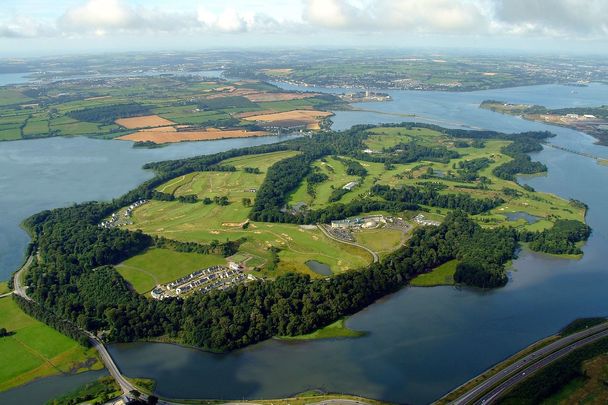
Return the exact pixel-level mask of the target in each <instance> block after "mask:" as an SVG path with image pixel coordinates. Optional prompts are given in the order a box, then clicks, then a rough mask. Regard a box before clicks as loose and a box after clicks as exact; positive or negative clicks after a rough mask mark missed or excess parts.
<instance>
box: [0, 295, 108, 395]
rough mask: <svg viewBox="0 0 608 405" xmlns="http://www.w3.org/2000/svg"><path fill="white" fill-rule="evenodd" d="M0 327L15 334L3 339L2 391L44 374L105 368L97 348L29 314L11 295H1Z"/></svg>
mask: <svg viewBox="0 0 608 405" xmlns="http://www.w3.org/2000/svg"><path fill="white" fill-rule="evenodd" d="M0 327H3V328H6V329H7V330H8V331H9V332H11V333H13V334H12V335H11V336H7V337H2V338H0V358H2V367H0V391H4V390H7V389H9V388H13V387H17V386H19V385H22V384H25V383H27V382H30V381H33V380H35V379H37V378H41V377H46V376H50V375H56V374H61V373H71V372H79V371H85V370H90V369H100V368H101V367H102V366H101V363H100V362H99V360H98V359H97V356H96V352H95V350H94V349H86V348H83V347H82V346H80V345H79V344H78V343H77V342H75V341H74V340H72V339H70V338H68V337H67V336H64V335H62V334H61V333H59V332H57V331H56V330H55V329H53V328H51V327H50V326H47V325H45V324H43V323H41V322H39V321H37V320H35V319H34V318H32V317H30V316H29V315H26V314H25V313H23V312H22V311H21V309H20V308H19V307H18V306H17V305H16V304H15V302H14V301H13V300H12V299H11V298H0Z"/></svg>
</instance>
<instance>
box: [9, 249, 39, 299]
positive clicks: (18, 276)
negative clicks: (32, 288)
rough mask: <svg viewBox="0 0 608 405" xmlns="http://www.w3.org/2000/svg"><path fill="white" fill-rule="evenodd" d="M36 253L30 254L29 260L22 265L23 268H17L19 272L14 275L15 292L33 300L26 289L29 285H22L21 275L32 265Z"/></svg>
mask: <svg viewBox="0 0 608 405" xmlns="http://www.w3.org/2000/svg"><path fill="white" fill-rule="evenodd" d="M34 255H35V253H32V254H31V255H30V257H28V258H27V260H26V261H25V263H24V264H23V266H21V268H20V269H19V270H17V272H16V273H15V275H14V276H13V294H15V295H19V296H20V297H23V298H25V299H26V300H28V301H31V300H32V299H31V298H30V297H28V296H27V292H26V291H25V290H26V289H27V287H24V286H22V285H21V276H22V275H23V273H25V272H26V271H27V270H28V269H29V268H30V266H31V265H32V261H34Z"/></svg>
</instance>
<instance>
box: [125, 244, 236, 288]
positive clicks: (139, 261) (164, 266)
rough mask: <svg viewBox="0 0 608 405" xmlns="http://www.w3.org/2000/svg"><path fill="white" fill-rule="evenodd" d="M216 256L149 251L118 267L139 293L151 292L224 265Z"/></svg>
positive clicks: (220, 257) (219, 257)
mask: <svg viewBox="0 0 608 405" xmlns="http://www.w3.org/2000/svg"><path fill="white" fill-rule="evenodd" d="M225 263H226V259H225V258H224V257H222V256H217V255H202V254H198V253H181V252H175V251H173V250H168V249H150V250H148V251H147V252H145V253H143V254H140V255H137V256H134V257H132V258H130V259H129V260H126V261H125V262H123V263H121V264H120V265H119V266H117V268H116V269H117V270H118V272H119V273H120V274H121V275H122V276H123V277H124V278H125V279H126V280H128V281H129V282H130V283H131V285H132V286H133V288H134V289H135V291H137V292H138V293H140V294H143V293H146V292H149V291H151V290H152V289H153V288H154V287H156V286H157V285H159V284H166V283H168V282H171V281H174V280H177V279H178V278H180V277H183V276H185V275H188V274H190V273H192V272H194V271H196V270H199V269H203V268H206V267H211V266H214V265H217V264H225Z"/></svg>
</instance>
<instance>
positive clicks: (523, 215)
mask: <svg viewBox="0 0 608 405" xmlns="http://www.w3.org/2000/svg"><path fill="white" fill-rule="evenodd" d="M503 215H504V216H505V217H507V219H508V220H509V221H513V222H515V221H518V220H520V219H523V220H524V221H526V222H527V223H529V224H534V223H536V222H538V221H540V218H539V217H537V216H534V215H530V214H528V213H527V212H508V213H506V214H503Z"/></svg>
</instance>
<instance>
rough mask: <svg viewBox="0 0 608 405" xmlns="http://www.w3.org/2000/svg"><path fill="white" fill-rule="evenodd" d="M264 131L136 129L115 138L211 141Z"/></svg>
mask: <svg viewBox="0 0 608 405" xmlns="http://www.w3.org/2000/svg"><path fill="white" fill-rule="evenodd" d="M266 135H268V132H265V131H245V130H240V129H239V130H220V129H208V130H206V131H175V130H172V131H171V130H168V131H138V132H134V133H132V134H129V135H124V136H121V137H118V138H116V139H120V140H123V141H133V142H154V143H157V144H162V143H175V142H188V141H212V140H216V139H227V138H249V137H256V136H266Z"/></svg>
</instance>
